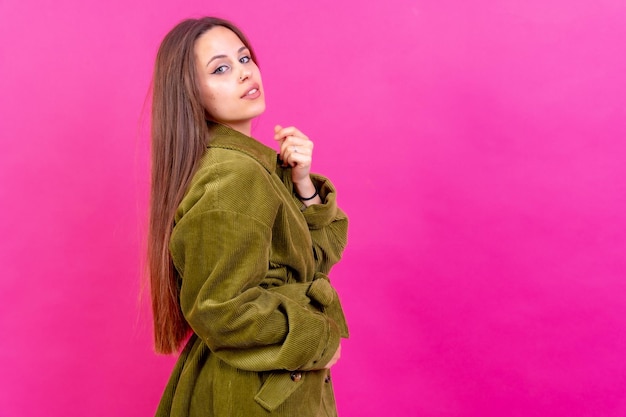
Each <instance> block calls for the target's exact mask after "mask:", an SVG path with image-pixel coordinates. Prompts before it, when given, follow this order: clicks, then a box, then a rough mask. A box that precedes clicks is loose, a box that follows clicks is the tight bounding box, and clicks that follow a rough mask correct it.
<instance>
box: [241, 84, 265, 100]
mask: <svg viewBox="0 0 626 417" xmlns="http://www.w3.org/2000/svg"><path fill="white" fill-rule="evenodd" d="M260 95H261V90H259V85H258V84H254V85H253V86H252V87H250V89H249V90H247V91H246V93H245V94H244V95H243V96H241V98H243V99H247V100H254V99H255V98H259V96H260Z"/></svg>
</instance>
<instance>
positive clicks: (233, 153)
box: [149, 17, 348, 417]
mask: <svg viewBox="0 0 626 417" xmlns="http://www.w3.org/2000/svg"><path fill="white" fill-rule="evenodd" d="M153 90H154V91H153V102H152V195H151V207H150V210H151V212H150V214H151V216H150V231H149V233H150V235H149V267H150V276H151V289H152V303H153V312H154V326H155V344H156V349H157V351H158V352H161V353H173V352H176V351H178V349H179V348H180V347H182V346H183V344H184V345H185V347H184V349H183V350H182V353H181V354H180V357H179V360H178V362H177V364H176V366H175V369H174V371H173V373H172V376H171V378H170V380H169V383H168V384H167V387H166V389H165V392H164V394H163V397H162V399H161V403H160V405H159V408H158V411H157V416H174V417H185V416H202V417H209V416H218V417H234V416H241V417H254V416H265V417H266V416H298V417H307V416H335V415H336V409H335V400H334V395H333V390H332V383H331V379H330V368H331V366H332V365H334V364H335V362H336V361H337V360H338V359H339V354H340V339H341V338H342V337H347V336H348V330H347V327H346V323H345V319H344V316H343V313H342V309H341V306H340V304H339V300H338V297H337V293H336V292H335V290H334V289H333V287H332V286H331V285H330V282H329V280H328V277H327V275H326V274H328V273H329V271H330V269H331V267H332V266H333V265H334V264H335V263H337V262H338V261H339V259H340V257H341V253H342V251H343V249H344V247H345V245H346V234H347V218H346V216H345V214H344V213H343V212H342V211H341V210H340V209H339V208H338V207H337V203H336V194H335V189H334V187H333V185H332V184H331V183H330V182H329V181H328V180H327V179H326V178H324V177H322V176H319V175H315V174H311V173H310V167H311V160H312V151H313V143H312V142H311V141H310V140H309V139H308V138H307V137H306V136H305V135H304V134H302V132H300V131H299V130H298V129H296V128H295V127H281V126H276V127H275V131H274V139H276V141H277V144H278V147H279V148H280V151H279V152H278V155H277V153H276V151H274V150H272V149H271V148H268V147H266V146H264V145H263V144H261V143H260V142H258V141H256V140H255V139H253V138H251V137H250V129H251V121H252V119H253V118H254V117H256V116H259V115H260V114H261V113H263V111H264V110H265V91H264V89H263V82H262V80H261V74H260V72H259V68H258V67H257V64H256V59H255V56H254V52H253V51H252V47H251V46H250V44H249V43H248V41H247V40H246V38H245V37H244V35H243V34H242V33H241V31H240V30H239V29H237V28H236V27H235V26H233V25H232V24H231V23H229V22H227V21H224V20H221V19H217V18H211V17H208V18H203V19H198V20H185V21H183V22H181V23H180V24H178V25H177V26H176V27H175V28H174V29H172V31H171V32H169V33H168V34H167V36H166V37H165V39H164V40H163V42H162V44H161V46H160V48H159V52H158V54H157V59H156V64H155V70H154V85H153Z"/></svg>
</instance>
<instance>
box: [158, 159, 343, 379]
mask: <svg viewBox="0 0 626 417" xmlns="http://www.w3.org/2000/svg"><path fill="white" fill-rule="evenodd" d="M226 177H227V176H225V175H219V178H220V179H219V182H220V185H218V186H215V185H214V183H215V181H213V182H211V181H209V182H208V183H207V184H208V185H206V186H205V187H207V188H205V191H206V190H210V192H205V193H201V192H199V191H197V187H196V188H193V189H192V190H191V191H190V195H194V194H197V197H194V201H195V202H194V203H193V205H192V206H191V208H189V207H187V208H186V209H185V214H184V215H182V217H179V219H178V222H177V224H176V226H175V228H174V230H173V232H172V237H171V240H170V253H171V254H172V259H173V261H174V265H175V267H176V269H177V271H178V272H179V274H180V276H181V289H180V304H181V309H182V312H183V314H184V316H185V318H186V320H187V321H188V323H189V325H190V326H191V328H192V329H193V331H194V332H195V333H196V334H197V335H198V336H199V337H200V338H201V339H202V340H203V341H204V342H205V343H206V344H207V346H209V348H210V349H211V351H212V352H213V353H214V354H216V355H217V356H219V357H220V358H221V359H222V360H224V361H225V362H227V363H228V364H230V365H231V366H234V367H236V368H239V369H243V370H248V371H272V370H296V369H299V370H310V369H320V368H322V367H323V366H324V365H325V364H326V363H328V362H329V361H330V359H331V358H332V356H333V354H334V353H335V350H336V349H337V347H338V346H339V341H340V338H341V335H342V334H345V331H344V327H345V323H339V324H338V323H337V322H336V320H335V318H337V317H340V316H338V315H336V314H335V313H332V311H333V310H332V309H330V310H329V313H331V314H327V313H326V312H325V311H324V309H325V307H324V305H323V303H320V302H318V301H316V300H315V297H316V294H318V293H319V294H323V291H322V292H320V291H315V290H312V291H309V289H310V288H311V287H312V285H313V283H311V282H308V283H299V284H285V285H284V287H287V288H285V289H283V290H276V289H267V288H264V286H263V282H264V279H265V278H266V275H267V273H268V265H269V264H270V247H271V243H272V242H271V240H272V224H271V222H270V221H264V220H263V219H264V218H269V217H271V216H272V214H271V213H272V212H273V208H272V204H273V203H272V202H271V199H268V198H267V196H266V194H267V189H268V188H267V187H264V186H262V185H260V184H259V183H258V181H261V179H260V178H262V176H260V175H259V173H258V172H256V171H253V172H245V170H244V171H243V172H242V171H241V170H239V171H237V176H236V177H233V178H232V181H233V183H232V184H226V183H227V182H228V181H231V179H229V178H226ZM231 190H237V193H238V195H246V196H247V197H248V198H249V200H248V201H246V205H245V207H247V208H242V209H237V207H236V206H234V205H230V204H227V203H224V201H225V200H228V197H227V193H229V192H231ZM254 193H258V195H255V194H254ZM216 195H217V196H221V197H219V199H220V200H219V201H220V203H219V204H217V203H215V202H213V203H207V202H206V200H207V199H211V198H215V197H214V196H216ZM233 200H235V199H233ZM238 200H241V198H240V197H238ZM251 201H255V202H257V203H258V204H257V203H255V204H251V203H250V202H251ZM277 201H278V200H277ZM277 204H280V203H277ZM250 206H252V207H253V208H252V209H250ZM258 212H267V213H268V214H267V215H266V216H261V215H258V214H257V213H258ZM316 286H319V283H318V284H316ZM321 298H324V297H323V296H322V297H321Z"/></svg>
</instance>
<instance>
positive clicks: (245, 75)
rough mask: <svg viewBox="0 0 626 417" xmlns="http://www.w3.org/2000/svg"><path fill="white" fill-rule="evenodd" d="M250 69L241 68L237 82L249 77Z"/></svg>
mask: <svg viewBox="0 0 626 417" xmlns="http://www.w3.org/2000/svg"><path fill="white" fill-rule="evenodd" d="M250 75H251V73H250V70H249V69H242V70H241V75H240V76H239V82H244V81H245V80H247V79H248V78H250Z"/></svg>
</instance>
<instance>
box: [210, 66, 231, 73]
mask: <svg viewBox="0 0 626 417" xmlns="http://www.w3.org/2000/svg"><path fill="white" fill-rule="evenodd" d="M226 70H228V66H226V65H220V66H219V67H217V68H216V69H215V71H213V74H223V73H225V72H226Z"/></svg>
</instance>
